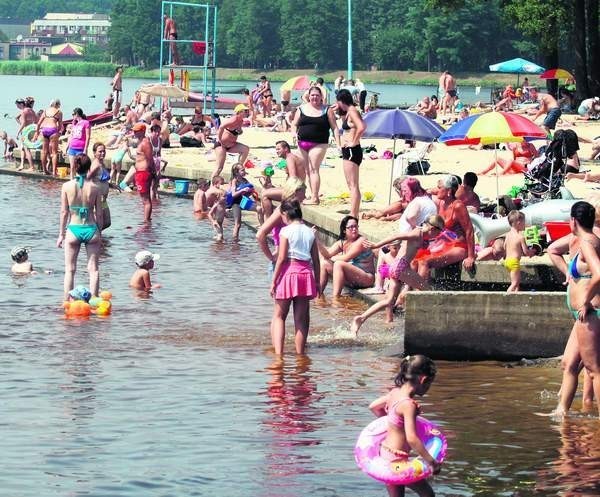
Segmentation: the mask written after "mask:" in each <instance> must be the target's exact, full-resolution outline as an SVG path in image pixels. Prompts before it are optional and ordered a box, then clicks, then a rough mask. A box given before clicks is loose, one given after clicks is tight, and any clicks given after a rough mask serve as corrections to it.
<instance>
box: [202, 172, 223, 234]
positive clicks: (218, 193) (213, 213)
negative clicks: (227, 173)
mask: <svg viewBox="0 0 600 497" xmlns="http://www.w3.org/2000/svg"><path fill="white" fill-rule="evenodd" d="M211 183H212V184H211V186H210V188H209V189H208V190H206V208H207V209H209V211H208V219H209V220H210V222H211V223H212V226H213V229H214V230H215V240H216V241H217V242H222V241H223V221H224V219H225V190H224V189H223V185H224V184H225V179H223V177H222V176H213V178H212V180H211Z"/></svg>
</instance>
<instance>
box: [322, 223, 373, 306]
mask: <svg viewBox="0 0 600 497" xmlns="http://www.w3.org/2000/svg"><path fill="white" fill-rule="evenodd" d="M363 242H365V238H364V237H363V236H362V235H361V234H360V233H359V232H358V219H357V218H355V217H354V216H346V217H344V218H343V219H342V221H341V223H340V237H339V240H338V241H337V242H335V243H334V244H333V245H332V246H331V247H329V248H327V247H325V246H324V245H323V244H322V243H321V242H320V241H318V242H317V248H318V249H319V253H320V254H321V256H322V259H323V260H322V261H321V276H320V285H319V288H320V290H321V295H322V294H323V291H324V289H325V287H326V286H327V281H328V280H329V276H332V278H333V297H334V298H337V297H339V296H340V295H341V294H342V290H343V289H344V286H346V285H349V286H352V288H369V287H371V286H373V283H375V256H374V255H373V251H372V250H371V249H370V248H365V247H363Z"/></svg>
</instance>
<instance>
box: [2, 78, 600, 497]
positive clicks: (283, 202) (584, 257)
mask: <svg viewBox="0 0 600 497" xmlns="http://www.w3.org/2000/svg"><path fill="white" fill-rule="evenodd" d="M113 83H114V81H113ZM443 85H444V86H443V89H444V98H443V100H442V102H443V107H442V109H443V110H442V112H448V109H451V110H452V109H453V106H454V105H455V104H456V101H455V97H456V91H455V88H456V86H455V85H456V82H455V80H453V77H452V76H451V75H450V74H449V73H447V74H445V75H444V81H443ZM453 85H454V86H453ZM113 87H114V84H113ZM440 87H442V80H441V79H440ZM265 88H268V87H267V86H263V90H264V89H265ZM531 94H532V95H535V93H534V92H532V93H531ZM119 98H120V95H119ZM269 98H272V94H271V95H268V93H267V95H266V96H265V91H262V92H261V97H260V99H261V101H262V104H261V112H267V110H268V108H269V107H268V106H269V103H270V102H269V101H268V99H269ZM335 99H336V103H335V105H332V106H329V105H327V104H326V103H325V102H326V96H325V95H324V93H323V91H322V90H321V89H320V88H319V85H317V84H315V85H314V86H312V87H311V88H310V89H309V90H308V91H307V101H306V102H303V103H302V104H301V105H300V106H299V107H298V108H297V109H296V110H295V111H294V112H293V113H292V116H291V119H290V124H291V130H292V134H293V142H292V144H290V143H288V142H287V141H285V140H279V141H277V142H276V144H275V150H276V154H277V156H278V158H279V159H281V161H282V162H283V163H284V168H285V171H286V173H287V178H286V180H285V182H284V184H282V185H281V186H276V185H273V183H272V181H271V175H270V174H267V172H266V169H265V174H263V178H262V179H261V183H262V189H261V191H259V189H258V188H255V186H254V185H253V184H252V183H250V182H249V180H248V178H247V167H246V165H247V163H246V161H247V158H248V155H249V151H250V149H249V147H248V145H246V144H243V143H241V142H240V141H239V138H240V136H241V135H242V134H243V128H244V126H245V125H246V124H247V121H248V119H249V116H250V108H249V106H248V105H245V104H240V105H238V106H237V107H236V108H235V109H234V112H233V114H232V115H231V116H230V117H227V118H224V119H222V120H219V121H215V120H210V122H209V123H207V122H206V117H205V116H202V114H201V112H196V113H195V115H194V116H193V117H192V119H191V122H190V123H186V122H183V121H180V122H178V123H176V125H175V127H174V128H173V127H172V126H173V125H172V123H171V120H172V117H173V116H172V115H171V112H170V110H169V109H162V112H156V111H153V109H152V107H151V104H150V105H147V106H145V107H144V108H143V109H139V110H141V111H143V112H138V108H137V104H134V105H126V106H125V107H124V108H123V114H124V123H123V125H122V128H119V129H117V130H115V134H114V136H112V137H111V139H110V142H107V143H101V142H96V143H93V145H92V139H91V136H92V132H91V126H90V123H89V122H88V121H87V120H86V119H85V114H84V113H83V110H82V109H80V108H75V109H74V110H73V113H72V117H73V119H72V122H71V124H70V132H69V135H68V138H67V142H66V145H67V148H66V154H67V156H68V157H69V165H70V180H69V181H67V182H66V183H65V184H64V185H63V187H62V190H61V214H60V223H59V234H58V238H57V241H56V244H57V246H58V247H62V248H63V249H64V254H65V277H64V297H65V299H78V298H82V295H88V294H89V295H88V298H90V297H93V296H97V295H98V294H99V291H100V270H99V265H98V255H99V253H100V248H101V243H102V231H103V230H104V229H106V228H108V227H109V226H110V210H109V209H108V205H107V203H106V201H107V196H108V193H109V189H110V187H111V185H112V186H113V187H115V188H117V189H119V190H121V189H125V188H128V185H129V184H130V182H133V183H135V186H136V189H137V191H138V193H139V195H140V197H141V199H142V203H143V208H144V220H145V221H146V222H150V221H151V218H152V204H153V202H155V201H156V200H157V199H158V194H157V192H158V185H159V181H160V174H161V172H162V171H164V168H165V166H166V162H165V161H164V160H163V159H162V157H161V151H162V149H163V147H170V146H172V144H171V143H170V140H171V139H172V133H173V132H175V133H176V134H177V133H178V132H180V133H181V136H184V135H186V133H190V132H192V133H194V135H196V136H197V137H198V138H197V139H198V141H201V142H202V143H203V146H205V147H206V148H208V147H207V145H208V144H212V147H213V153H214V160H215V166H214V169H213V172H212V174H211V177H210V178H206V179H201V180H199V181H198V190H197V192H196V193H195V195H194V200H193V210H194V213H195V214H196V215H197V216H198V217H199V218H207V219H208V220H209V221H210V222H211V224H212V226H213V227H214V230H215V238H216V240H217V241H219V242H222V241H223V240H224V232H223V229H224V223H225V219H226V217H227V213H228V212H231V213H232V217H233V240H237V239H238V238H239V232H240V226H241V216H242V210H253V211H255V212H256V213H257V215H258V219H259V225H260V226H259V229H258V232H257V234H256V240H257V243H258V246H259V248H260V250H261V251H262V252H263V254H264V255H265V257H266V258H267V259H268V262H269V267H270V285H269V292H270V294H271V296H272V298H273V300H274V307H273V315H272V320H271V325H270V335H271V340H272V345H273V349H274V351H275V353H276V354H277V355H282V354H283V353H284V348H285V332H286V319H287V316H288V314H289V312H290V309H292V310H293V316H294V319H293V320H294V346H295V351H296V353H297V354H305V352H306V345H307V340H308V334H309V330H310V301H311V300H312V299H315V298H317V297H322V296H323V292H324V290H325V288H326V286H327V285H328V283H329V281H330V279H331V280H332V286H333V289H332V294H333V297H334V298H337V297H339V296H340V295H341V294H342V292H343V289H344V288H345V287H352V288H363V289H365V288H373V290H371V293H383V292H385V297H384V298H383V299H382V300H381V301H379V302H377V303H376V304H374V305H372V306H371V307H370V308H369V309H367V310H366V311H365V312H363V313H361V314H360V315H357V316H355V317H354V318H353V319H352V321H351V324H350V328H351V330H352V331H353V332H354V333H355V334H358V333H359V330H360V328H361V327H362V326H363V324H364V323H365V322H366V321H367V319H369V318H370V317H371V316H373V315H374V314H375V313H377V312H379V311H385V313H386V320H387V321H388V322H389V321H391V320H392V319H393V314H394V309H395V308H396V307H397V306H402V305H403V302H404V298H405V295H406V292H407V291H408V290H409V289H417V290H422V289H427V288H430V287H431V279H430V273H431V270H432V269H438V268H441V267H446V266H448V265H452V264H460V265H462V267H464V269H465V270H467V271H473V270H474V267H475V263H476V261H480V260H486V259H487V258H496V259H499V258H502V257H503V258H504V260H505V262H504V265H505V267H506V269H507V271H508V272H509V273H510V280H511V282H510V286H509V288H508V291H509V292H513V291H518V290H519V287H520V264H521V262H520V261H521V259H522V257H525V256H531V255H533V254H534V251H533V250H532V248H531V247H530V246H528V244H527V240H526V238H525V236H524V229H525V216H524V215H523V213H521V212H519V211H517V210H512V211H511V212H509V213H508V222H509V224H510V231H509V232H508V233H507V234H506V236H505V237H504V239H503V240H502V241H501V243H500V245H498V244H497V243H494V244H493V245H491V246H490V247H483V248H482V250H481V251H480V252H479V254H477V253H476V246H475V236H474V228H473V223H472V221H471V219H470V216H469V213H470V212H478V211H479V209H480V207H481V202H480V199H479V197H478V196H477V194H476V193H475V191H474V189H475V186H476V184H477V174H475V173H472V172H469V173H467V174H465V176H464V177H463V178H460V177H458V176H455V175H452V174H449V175H445V176H443V177H442V178H441V179H440V180H439V181H438V183H437V186H436V188H433V189H430V190H426V189H424V188H423V187H422V186H421V184H420V182H419V180H418V179H417V178H415V177H412V176H408V177H400V178H397V179H396V180H395V181H394V184H393V187H394V190H395V191H396V193H397V194H398V197H399V199H398V201H396V202H394V203H392V204H391V205H390V206H388V207H386V208H384V209H382V210H379V211H366V212H365V211H363V212H361V209H360V205H361V192H360V187H359V168H360V165H361V162H362V160H363V149H362V147H361V137H362V136H363V134H364V132H365V129H366V125H365V123H364V121H363V120H362V116H361V109H360V106H357V105H356V101H355V99H354V96H353V95H352V93H351V92H350V91H349V90H347V89H344V88H340V89H338V91H337V92H336V95H335ZM424 100H425V99H424ZM432 100H433V99H430V100H429V101H428V102H424V103H425V104H431V102H432ZM538 100H539V102H540V108H539V109H538V110H537V111H536V113H535V114H533V116H532V117H533V118H534V119H535V118H537V117H539V116H541V115H542V114H546V119H545V121H544V126H545V127H547V128H548V130H549V131H550V130H554V128H555V126H556V121H557V120H558V118H559V117H560V109H558V111H556V110H555V109H557V107H555V106H554V102H553V100H552V99H551V98H547V97H545V96H542V97H540V98H539V99H538ZM33 103H34V102H33V99H32V98H30V97H28V98H27V99H18V100H17V102H16V105H17V107H18V108H19V111H20V113H19V116H18V117H17V120H18V122H19V125H20V129H19V132H18V133H17V137H20V135H21V134H22V132H23V130H24V129H25V128H26V127H27V126H29V125H35V129H34V131H33V134H32V135H31V137H29V136H28V137H26V140H21V141H20V143H17V142H13V143H12V147H13V148H16V147H22V151H23V154H22V161H23V160H24V159H26V160H28V161H30V167H31V168H33V163H32V161H31V154H29V155H27V150H29V149H28V147H27V146H26V143H25V141H33V142H35V141H36V140H37V139H38V137H39V138H40V139H41V140H42V141H43V144H42V153H41V160H42V168H43V172H45V173H48V174H55V175H56V174H57V173H58V171H57V167H58V154H59V139H60V136H61V133H62V131H63V127H64V119H63V115H62V111H61V107H60V101H58V100H54V101H53V102H52V103H51V104H50V106H49V107H48V108H47V109H45V110H44V111H42V112H40V113H39V114H38V113H36V112H35V111H34V110H33ZM419 112H423V113H424V114H427V113H428V112H430V110H427V108H425V107H424V108H422V109H420V110H419ZM436 112H437V110H436ZM196 114H199V115H196ZM190 128H191V129H190ZM200 128H202V132H200ZM332 140H333V142H334V144H335V146H336V147H337V148H338V149H339V151H340V153H341V156H342V161H343V172H344V177H345V180H346V182H347V185H348V188H349V191H350V202H349V214H348V215H345V216H344V217H343V218H342V219H341V221H340V226H339V228H340V231H339V236H338V240H336V241H335V242H334V243H333V244H332V245H331V246H326V245H324V244H323V243H322V242H321V240H320V239H319V238H318V236H317V233H316V230H315V229H314V228H311V227H309V226H308V225H307V224H305V223H304V221H303V207H304V206H308V205H310V206H318V205H319V204H320V200H321V192H320V174H319V169H320V166H321V164H322V161H323V159H324V157H325V154H326V152H327V150H328V148H329V146H330V143H331V142H332ZM90 146H91V150H92V154H91V157H90V156H89V155H88V151H89V149H90ZM108 146H110V147H113V148H114V149H115V150H116V152H115V154H114V155H113V159H112V161H111V162H112V164H111V169H110V170H109V169H108V168H106V164H105V157H106V150H107V148H108ZM294 146H296V149H293V147H294ZM7 152H8V150H6V151H5V154H6V153H7ZM511 152H512V153H513V155H514V159H513V160H512V161H506V162H500V161H498V162H494V163H493V164H492V165H491V166H490V167H489V168H488V169H487V170H486V171H484V172H485V173H487V172H490V171H492V169H494V170H495V169H496V168H497V167H498V166H499V167H500V168H501V169H502V172H504V173H508V172H520V173H522V172H523V171H525V170H526V168H527V166H528V165H529V164H530V163H531V162H532V161H533V160H534V159H535V158H536V156H537V155H538V154H539V151H538V150H536V149H535V147H533V146H532V145H530V144H525V143H523V144H518V145H517V146H514V147H511ZM228 154H229V156H231V155H237V156H238V158H237V162H235V163H234V164H233V165H232V167H231V175H230V178H229V181H227V180H226V179H225V178H224V177H223V170H224V167H225V164H226V161H227V158H228ZM126 155H129V157H130V158H131V159H132V160H133V165H132V167H131V168H130V170H129V172H128V173H127V174H126V175H125V177H124V178H121V176H120V164H121V162H122V160H123V159H124V157H125V156H126ZM21 167H22V166H21ZM566 167H567V168H568V167H570V168H572V169H566V170H567V171H568V172H569V174H572V175H575V174H582V173H579V161H578V159H577V157H576V154H575V153H574V154H571V156H569V157H568V158H567V164H566ZM567 177H568V176H567ZM572 177H575V176H572ZM584 179H589V180H593V179H592V178H591V177H587V176H586V177H584ZM307 189H308V190H309V191H310V196H308V195H307V194H306V193H307ZM276 203H278V205H277V204H276ZM599 206H600V202H599V203H598V204H597V205H592V204H590V203H588V202H576V203H574V205H573V207H572V209H571V217H570V228H571V231H572V234H571V235H570V237H569V239H568V241H565V240H563V241H562V245H561V246H560V247H558V246H554V247H552V249H551V255H552V256H553V260H555V261H556V263H557V265H558V266H559V268H561V270H563V272H564V273H565V274H566V275H567V282H568V285H569V286H568V290H567V306H568V307H569V310H570V312H571V313H572V315H573V318H574V324H573V329H572V331H571V335H570V337H569V341H568V343H567V346H566V349H565V354H564V356H563V359H562V364H563V369H564V374H563V384H562V388H561V392H560V403H559V407H558V408H557V410H556V414H557V415H559V416H562V415H564V414H566V412H567V411H568V410H569V408H570V406H571V404H572V401H573V397H574V394H575V391H576V388H577V382H578V377H579V374H580V371H581V370H582V369H585V371H586V372H585V376H584V377H585V386H584V403H585V404H587V405H588V407H589V405H590V404H591V403H592V402H593V400H592V399H593V398H594V397H595V398H596V401H597V403H598V407H599V410H600V338H598V337H599V336H600V335H599V333H600V317H599V314H598V312H597V308H598V307H599V306H600V296H599V295H598V285H600V238H599V237H598V235H600V232H598V223H597V219H600V216H599V215H598V214H599V213H600V208H599ZM370 218H375V219H387V220H393V221H397V222H398V227H397V229H395V230H394V233H393V234H390V236H389V237H386V238H385V239H383V240H381V241H377V242H373V241H370V240H368V239H366V238H365V237H364V236H362V235H361V233H360V231H359V223H360V222H361V221H362V220H365V219H370ZM82 245H85V247H86V251H87V259H88V266H87V269H88V274H89V291H88V292H87V293H86V292H84V291H82V290H81V288H78V287H76V285H75V276H76V267H77V258H78V254H79V251H80V249H81V246H82ZM567 251H568V252H569V253H570V254H571V255H572V257H571V261H570V262H569V263H568V264H567V263H566V262H565V261H564V259H563V258H562V254H563V253H565V252H567ZM11 256H12V258H13V261H14V265H13V268H12V270H13V272H15V273H28V272H31V271H32V270H33V266H32V264H31V262H30V261H29V260H28V249H27V248H26V247H15V249H14V250H13V251H12V253H11ZM158 259H159V256H158V254H154V253H152V252H150V251H141V252H139V253H138V254H136V257H135V263H136V266H137V269H136V271H135V272H134V274H133V275H132V277H131V280H130V286H132V287H134V288H138V289H141V290H145V291H150V290H152V289H155V288H158V287H159V286H160V285H157V284H155V283H154V284H153V283H152V281H151V278H150V271H151V270H152V269H153V267H154V262H155V261H156V260H158ZM435 376H436V368H435V365H434V364H433V362H432V361H431V360H430V359H428V358H426V357H424V356H411V357H406V358H405V359H403V360H402V362H401V366H400V372H399V373H398V376H397V377H396V380H395V387H394V388H392V389H391V390H390V392H389V393H388V394H386V395H385V396H383V397H381V398H379V399H377V400H375V401H374V402H373V403H372V404H371V405H370V409H371V410H372V412H373V413H374V414H375V415H377V416H387V419H388V433H387V436H386V438H385V440H384V441H383V443H382V446H381V447H382V448H381V454H382V455H385V458H386V459H387V460H389V461H402V460H406V458H408V454H409V452H410V451H411V450H413V451H415V452H416V453H417V454H419V455H420V456H421V457H422V458H423V459H424V460H425V461H426V462H427V463H428V464H429V465H430V466H431V467H432V468H433V470H434V472H439V470H440V469H441V464H440V463H439V461H437V460H436V459H435V458H433V457H432V456H431V455H430V454H429V453H428V452H427V451H426V450H425V449H424V447H423V445H422V443H421V441H420V439H419V437H418V436H417V435H416V428H415V420H416V417H417V415H418V414H419V413H420V406H419V405H418V403H417V402H416V401H415V400H414V397H415V396H420V395H424V394H426V393H427V391H428V389H429V387H430V385H431V384H432V382H433V380H434V378H435ZM407 486H408V487H409V488H411V489H412V490H414V491H415V492H416V493H418V494H419V495H421V496H432V495H434V494H433V490H432V489H431V486H430V485H429V484H428V483H427V482H426V481H424V480H422V481H420V482H417V483H415V484H411V485H407ZM388 492H389V495H392V496H396V495H398V496H399V495H404V485H392V484H388Z"/></svg>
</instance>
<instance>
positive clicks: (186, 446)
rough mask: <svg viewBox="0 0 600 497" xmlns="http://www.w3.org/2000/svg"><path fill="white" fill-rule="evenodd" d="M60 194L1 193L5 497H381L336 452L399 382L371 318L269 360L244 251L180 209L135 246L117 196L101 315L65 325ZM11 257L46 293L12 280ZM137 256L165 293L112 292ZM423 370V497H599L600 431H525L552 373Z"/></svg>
mask: <svg viewBox="0 0 600 497" xmlns="http://www.w3.org/2000/svg"><path fill="white" fill-rule="evenodd" d="M58 191H59V184H58V183H55V182H51V181H32V180H28V179H23V178H17V177H9V176H2V175H0V207H1V208H0V232H1V233H2V234H3V235H2V237H1V242H0V253H2V254H5V256H4V261H5V266H4V267H5V270H4V271H2V272H1V275H0V313H1V315H2V320H1V322H0V354H1V359H2V368H1V369H0V398H1V399H2V416H1V417H0V427H1V432H2V451H0V467H2V468H3V471H2V474H1V476H0V488H1V489H2V491H1V492H0V494H1V495H7V496H19V497H28V496H36V497H37V496H39V495H44V496H50V497H51V496H103V497H104V496H117V495H118V496H123V495H127V496H136V497H137V496H139V497H146V496H191V495H206V496H216V495H228V496H231V497H238V496H239V497H242V496H254V495H261V496H268V497H280V496H286V497H287V496H289V497H296V496H298V497H300V496H302V497H304V496H307V495H315V496H318V497H334V496H350V495H360V496H364V497H375V496H383V495H385V491H384V489H383V487H382V486H381V485H380V484H378V483H377V482H375V481H373V480H371V479H370V478H368V477H367V476H365V475H363V474H362V473H361V472H360V471H359V470H358V469H357V468H356V466H355V463H354V459H353V454H352V449H353V445H354V442H355V439H356V437H357V435H358V433H359V431H360V430H361V429H362V427H363V426H365V425H366V424H367V423H368V422H369V421H370V419H371V414H370V413H369V411H368V409H367V406H368V404H369V402H370V401H371V400H372V399H374V398H375V397H376V396H378V395H380V394H381V393H382V392H383V391H384V390H385V388H386V386H388V385H389V384H390V380H391V378H392V376H393V374H394V371H395V369H396V367H397V358H395V357H393V356H390V353H392V352H394V351H397V350H398V348H399V347H398V343H400V339H401V335H400V333H401V326H400V327H396V328H394V327H387V328H386V327H385V326H383V324H382V321H381V320H379V319H377V318H373V320H372V321H371V322H369V323H367V324H366V325H365V327H364V330H363V331H364V333H363V332H361V333H362V336H361V338H360V339H359V340H358V341H357V340H354V339H353V338H352V337H351V335H350V332H349V328H348V324H349V321H350V317H351V315H352V314H353V313H354V312H356V310H358V309H360V308H362V304H360V303H357V302H355V301H352V300H351V299H345V300H344V302H343V303H342V304H341V305H340V306H339V307H332V306H330V305H327V304H315V305H313V307H312V313H311V318H312V330H311V335H310V337H309V343H310V347H309V354H308V358H300V359H297V358H296V357H294V356H293V355H292V354H287V355H286V356H285V357H284V359H283V360H282V361H280V360H277V359H276V358H275V357H274V356H273V355H272V353H271V352H270V351H269V338H268V323H269V319H270V314H271V310H272V307H271V300H270V298H269V296H268V294H267V288H268V285H267V280H266V270H265V266H266V265H265V263H264V260H263V257H262V256H261V255H260V254H259V253H258V250H257V247H256V244H255V242H254V240H253V234H252V233H251V232H250V231H249V230H247V229H246V228H243V230H242V242H241V243H240V244H239V245H232V244H230V243H226V244H224V245H218V244H216V243H214V242H213V241H212V240H211V231H210V229H209V226H208V224H207V223H205V222H198V221H196V220H195V219H194V218H193V217H192V215H191V205H190V203H189V201H186V200H182V199H177V198H166V199H163V201H162V202H161V205H160V206H159V207H157V208H156V210H155V214H154V222H153V223H152V226H151V227H149V228H145V227H143V225H142V224H140V220H141V219H142V212H141V204H140V202H139V199H138V198H137V197H136V196H135V195H127V194H123V195H120V196H119V195H112V196H111V198H110V199H109V202H110V205H111V208H112V213H113V223H114V224H113V226H112V227H111V228H110V229H109V230H108V232H107V234H106V238H105V242H106V243H105V250H104V252H103V255H102V259H101V276H102V287H103V288H109V289H111V290H112V291H113V293H114V298H113V304H114V313H113V315H112V316H110V317H109V318H106V319H101V318H97V317H92V318H91V319H89V320H87V321H74V320H65V319H64V318H63V316H62V311H61V310H60V308H59V305H60V300H61V294H62V276H63V273H62V268H63V263H62V251H61V250H59V249H57V248H55V246H54V243H55V240H56V235H57V231H58V226H57V222H58V211H59V203H58ZM17 243H19V244H28V245H31V246H32V247H33V249H32V252H31V260H32V261H33V263H34V265H35V266H36V267H37V268H39V269H46V270H53V274H51V275H47V274H39V275H37V276H30V277H13V276H11V275H10V273H9V270H8V268H9V264H10V263H9V257H8V254H9V251H10V248H11V247H12V246H13V245H15V244H17ZM142 248H148V249H150V250H153V251H156V252H158V253H160V254H161V259H160V261H159V262H158V263H157V266H156V269H155V270H154V271H153V280H154V281H155V282H160V283H162V285H163V288H161V289H159V290H157V291H156V292H155V293H154V294H153V295H152V296H150V297H142V296H140V295H138V294H136V293H135V292H133V291H131V290H130V289H128V288H127V282H128V279H129V276H130V275H131V273H132V272H133V270H134V267H133V256H134V254H135V252H136V251H138V250H140V249H142ZM85 281H86V274H85V263H84V255H83V254H82V255H81V256H80V268H79V271H78V278H77V282H78V283H85ZM291 345H292V344H291V343H289V342H288V344H287V348H288V350H291V348H292V347H291ZM438 366H439V375H438V378H437V379H436V381H435V383H434V385H433V387H432V389H431V392H430V394H429V395H428V396H427V397H426V398H425V399H423V406H424V412H425V415H426V416H427V417H428V418H430V419H431V420H433V421H435V422H438V423H439V424H440V425H441V426H442V427H443V429H444V431H445V432H446V434H447V436H448V438H449V446H450V451H449V455H448V460H447V462H446V464H445V465H444V469H443V471H442V473H441V474H440V475H439V476H437V477H436V478H435V480H434V481H433V486H434V488H435V489H436V492H437V495H442V496H451V495H452V496H474V495H500V496H510V495H513V494H514V495H522V496H525V495H540V496H556V495H582V496H583V495H598V494H600V490H599V489H598V483H597V482H598V481H599V478H598V476H599V474H600V463H599V461H600V457H599V456H600V453H599V452H600V448H599V444H598V440H599V437H598V429H599V428H598V427H599V425H600V424H599V423H598V422H597V421H596V420H593V419H590V418H587V417H584V416H578V417H575V418H573V419H572V420H570V421H569V422H567V423H564V424H558V423H556V422H554V421H552V420H551V419H549V418H547V417H539V416H535V415H533V413H534V412H549V411H550V410H551V409H552V408H553V407H554V405H555V403H556V397H555V392H556V391H557V389H558V386H559V381H560V373H559V371H558V370H557V369H556V368H552V367H542V366H539V367H515V368H508V367H506V365H503V364H497V363H478V364H466V363H444V362H441V363H439V364H438ZM578 402H579V401H577V402H576V403H578ZM576 407H578V406H576ZM515 492H518V493H516V494H515Z"/></svg>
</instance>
